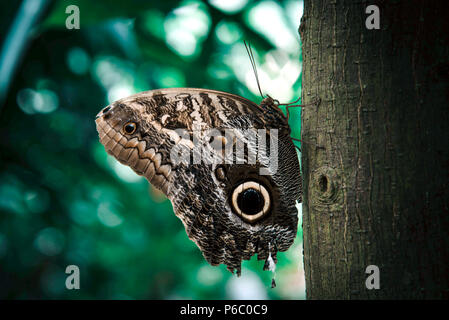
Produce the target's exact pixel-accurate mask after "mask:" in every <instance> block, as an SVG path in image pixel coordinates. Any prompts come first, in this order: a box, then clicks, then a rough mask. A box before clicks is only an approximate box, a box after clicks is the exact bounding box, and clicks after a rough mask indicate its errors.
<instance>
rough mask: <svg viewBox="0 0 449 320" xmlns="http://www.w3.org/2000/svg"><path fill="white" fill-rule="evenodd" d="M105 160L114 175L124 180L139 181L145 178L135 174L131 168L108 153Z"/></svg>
mask: <svg viewBox="0 0 449 320" xmlns="http://www.w3.org/2000/svg"><path fill="white" fill-rule="evenodd" d="M107 161H108V164H109V166H110V168H111V169H112V170H113V172H114V173H115V174H116V176H117V177H118V178H120V179H121V180H122V181H124V182H139V181H142V180H144V179H145V178H144V177H142V176H139V175H137V174H136V173H135V172H134V171H133V169H131V168H130V167H128V166H125V165H123V164H121V163H120V162H118V161H117V160H115V158H114V157H112V156H110V155H108V158H107Z"/></svg>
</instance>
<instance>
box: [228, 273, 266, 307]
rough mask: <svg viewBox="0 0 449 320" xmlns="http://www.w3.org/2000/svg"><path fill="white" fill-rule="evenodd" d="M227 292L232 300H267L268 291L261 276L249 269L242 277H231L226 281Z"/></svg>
mask: <svg viewBox="0 0 449 320" xmlns="http://www.w3.org/2000/svg"><path fill="white" fill-rule="evenodd" d="M226 293H227V296H228V299H231V300H265V299H267V298H268V297H267V293H266V290H265V285H264V284H263V283H262V281H261V280H260V278H259V277H258V276H257V275H256V274H255V273H254V272H253V271H250V270H248V269H244V270H242V275H241V276H240V277H231V278H229V280H228V282H227V283H226Z"/></svg>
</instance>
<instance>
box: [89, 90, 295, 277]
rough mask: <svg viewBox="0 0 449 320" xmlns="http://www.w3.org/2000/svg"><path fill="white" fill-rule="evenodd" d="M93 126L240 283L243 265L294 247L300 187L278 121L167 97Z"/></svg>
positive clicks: (119, 104)
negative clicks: (159, 192) (261, 142)
mask: <svg viewBox="0 0 449 320" xmlns="http://www.w3.org/2000/svg"><path fill="white" fill-rule="evenodd" d="M96 124H97V130H98V132H99V136H100V141H101V142H102V144H103V145H104V146H105V149H106V151H107V152H108V153H109V154H111V155H113V156H114V157H115V158H116V159H118V160H119V161H120V162H121V163H123V164H125V165H128V166H130V167H131V168H132V169H133V170H134V171H135V172H136V173H138V174H141V175H143V176H145V177H146V178H147V179H148V180H149V182H150V183H151V184H152V185H153V186H155V187H157V188H159V189H161V190H162V191H163V192H164V193H165V194H166V195H167V197H168V198H169V199H170V200H171V202H172V204H173V208H174V212H175V214H176V215H177V216H178V217H179V218H180V219H181V220H182V222H183V224H184V226H185V229H186V232H187V234H188V236H189V238H190V239H191V240H193V241H194V242H195V243H196V244H197V245H198V247H199V248H200V250H201V251H202V253H203V255H204V257H205V258H206V260H207V261H208V262H209V263H211V264H212V265H218V264H221V263H224V264H226V265H227V267H228V269H229V270H230V271H231V272H234V271H237V274H240V270H241V261H242V260H247V259H250V258H251V256H253V255H254V254H256V253H257V254H258V259H265V260H267V259H268V258H269V257H270V256H271V257H272V258H273V260H274V261H276V252H277V251H285V250H287V249H288V248H289V247H290V245H291V244H292V243H293V240H294V238H295V236H296V230H297V223H298V218H297V211H296V207H295V204H296V200H299V201H300V197H301V178H300V170H299V162H298V158H297V154H296V150H295V147H294V145H293V143H292V141H291V139H290V136H289V133H290V129H289V127H288V124H287V122H286V119H285V117H284V116H283V114H282V113H281V112H277V111H276V110H273V109H264V108H261V107H260V106H258V105H256V104H255V103H253V102H251V101H249V100H247V99H245V98H242V97H240V96H237V95H232V94H229V93H225V92H220V91H214V90H206V89H192V88H173V89H162V90H152V91H147V92H143V93H140V94H137V95H133V96H130V97H127V98H124V99H121V100H118V101H116V102H115V103H113V104H111V105H110V106H108V107H106V108H105V109H103V110H102V111H101V112H100V113H99V114H98V115H97V119H96ZM262 133H263V135H265V138H264V139H265V141H266V147H267V149H268V151H267V152H266V154H265V157H264V156H263V155H262V156H261V157H259V154H258V151H259V149H258V148H259V147H260V146H259V145H258V142H259V139H260V137H262ZM254 136H256V139H253V138H254ZM242 145H243V146H244V147H243V149H242V148H240V149H239V146H240V147H241V146H242ZM274 146H276V148H272V147H274ZM237 150H241V153H240V154H239V151H237ZM271 159H274V160H275V161H274V163H275V165H274V166H272V165H271V164H272V163H270V160H271ZM263 170H265V172H264V173H263V174H261V172H262V171H263ZM266 267H267V266H266Z"/></svg>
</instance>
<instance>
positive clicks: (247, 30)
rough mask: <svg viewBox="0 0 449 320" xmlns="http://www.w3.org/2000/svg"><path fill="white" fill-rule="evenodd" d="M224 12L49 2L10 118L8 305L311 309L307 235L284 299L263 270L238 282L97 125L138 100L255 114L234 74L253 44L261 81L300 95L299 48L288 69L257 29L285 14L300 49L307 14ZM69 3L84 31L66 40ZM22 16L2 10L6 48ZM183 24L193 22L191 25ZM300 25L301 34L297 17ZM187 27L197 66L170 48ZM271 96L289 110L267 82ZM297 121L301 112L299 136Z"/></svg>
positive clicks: (3, 158) (2, 166)
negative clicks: (210, 101)
mask: <svg viewBox="0 0 449 320" xmlns="http://www.w3.org/2000/svg"><path fill="white" fill-rule="evenodd" d="M215 2H216V1H211V2H210V3H209V2H201V1H183V2H181V1H138V0H134V1H131V0H128V1H118V0H114V1H88V0H78V1H75V0H74V1H55V2H52V3H50V5H49V6H48V8H47V9H46V10H45V12H44V14H43V15H42V17H40V19H39V22H38V24H37V26H35V28H34V29H33V30H32V32H31V34H32V37H30V38H29V39H27V40H26V41H27V46H26V50H25V51H24V54H23V56H22V57H21V58H20V59H18V61H19V64H18V67H17V70H16V72H15V73H14V77H12V78H11V82H10V86H9V90H8V91H7V95H6V99H5V101H3V107H2V108H1V109H0V110H1V111H0V112H1V113H0V148H1V154H0V298H7V299H36V298H44V299H179V298H187V299H230V298H232V299H238V298H272V299H279V298H286V299H291V298H295V299H296V298H304V281H303V272H302V252H301V251H302V249H301V246H302V243H301V240H302V233H301V232H302V230H301V229H299V231H298V238H297V239H296V241H295V245H294V246H293V247H292V248H291V249H290V250H289V251H287V252H286V253H280V254H279V263H278V266H277V271H276V281H277V284H278V286H277V288H275V289H271V288H270V284H271V277H272V274H271V272H263V271H262V267H263V261H257V260H256V258H255V257H253V259H252V260H251V261H247V262H244V264H243V270H242V276H241V277H240V278H237V277H236V276H233V275H231V274H230V273H229V272H228V271H226V269H225V267H224V266H222V265H221V266H219V267H212V266H209V265H208V264H207V263H206V262H205V260H204V258H203V257H202V255H201V252H200V251H199V250H198V248H197V247H196V245H195V244H194V243H193V242H191V241H190V240H189V239H188V237H187V235H186V233H185V230H184V227H183V225H182V223H181V221H180V220H179V219H178V218H176V217H175V215H174V214H173V211H172V207H171V203H170V202H169V201H168V200H166V199H165V198H164V197H163V196H161V194H160V193H159V192H157V191H156V190H154V189H153V188H152V187H151V186H150V185H149V184H148V182H147V181H146V180H144V179H142V178H140V177H138V176H137V175H135V174H133V173H130V172H129V170H127V168H126V167H123V166H121V165H120V164H118V163H117V162H116V161H115V160H114V159H112V158H111V157H110V156H108V155H107V154H106V152H105V151H104V148H103V147H102V145H101V144H100V143H99V141H98V136H97V133H96V130H95V124H94V118H95V115H96V113H97V112H98V111H99V110H100V109H101V108H103V107H104V106H106V105H107V104H109V103H110V102H111V100H112V101H113V100H115V98H119V97H121V96H123V95H128V94H131V93H135V92H139V91H144V90H150V89H155V88H161V87H183V86H184V87H201V88H211V89H216V90H222V91H228V92H231V93H235V94H239V95H242V96H245V97H247V98H249V99H251V100H253V101H255V102H257V103H259V102H260V100H261V98H260V97H259V96H258V95H257V94H256V92H254V90H253V91H250V90H249V89H248V87H247V83H245V81H242V78H240V79H239V77H238V76H237V75H236V70H237V71H238V69H239V68H235V66H236V63H239V61H241V68H248V67H249V65H250V63H249V59H248V57H247V56H246V54H245V53H244V51H242V50H240V51H238V52H241V54H237V55H236V54H235V53H232V50H234V49H235V48H240V49H241V48H242V42H243V40H248V41H250V42H251V43H252V45H253V47H254V51H255V54H256V58H257V61H258V63H259V64H260V66H259V67H260V68H261V70H262V72H263V70H264V68H265V69H266V70H268V71H267V73H270V72H271V73H272V74H274V75H273V77H275V76H276V73H279V72H280V71H279V69H276V68H274V69H273V68H271V71H270V70H269V69H270V65H273V63H274V65H276V64H277V65H279V66H280V68H281V67H283V66H286V68H287V69H288V70H287V73H288V72H290V75H289V76H290V78H291V79H293V80H292V83H291V85H289V88H291V89H292V93H293V95H292V96H291V97H290V98H294V99H293V100H296V98H298V97H299V96H300V88H301V82H300V77H299V71H298V70H296V69H295V68H290V67H289V66H288V64H287V62H288V61H296V62H299V61H300V51H299V49H298V50H297V52H288V53H286V54H284V56H285V57H287V58H285V57H284V58H283V60H282V59H280V61H281V62H280V63H279V61H277V60H276V57H278V56H279V52H281V53H282V48H279V43H276V40H273V37H272V38H270V36H269V35H267V33H264V31H261V30H260V28H257V26H256V25H255V22H254V15H253V14H252V13H254V12H255V11H253V10H255V9H254V8H256V7H258V6H260V5H261V4H262V5H263V6H267V8H272V9H271V10H275V9H276V8H277V9H276V10H277V11H276V12H280V13H281V14H282V16H281V18H282V19H283V20H284V21H287V22H286V24H287V25H288V26H289V28H290V29H289V30H290V31H289V32H291V35H293V38H292V39H294V41H297V44H299V38H298V36H297V31H296V29H297V25H296V26H295V25H294V23H292V20H291V19H290V20H289V17H288V15H289V14H290V15H291V14H292V12H291V10H292V8H298V7H299V4H300V3H299V2H298V3H297V1H279V2H271V1H270V2H265V3H262V2H261V1H256V2H251V1H250V2H248V1H241V2H242V4H243V6H242V8H241V9H240V10H237V12H234V13H230V12H229V11H226V10H224V9H220V8H219V7H218V6H217V5H215V4H214V3H215ZM267 3H268V5H267ZM70 4H75V5H78V7H79V8H80V13H81V28H80V30H68V29H66V27H65V21H66V18H67V16H68V15H67V14H66V13H65V8H66V6H67V5H70ZM20 5H21V2H20V1H17V2H14V1H12V2H9V1H8V2H6V1H3V2H2V3H1V5H0V17H1V19H0V32H1V33H0V36H1V39H5V38H6V35H7V34H8V32H11V25H12V22H13V19H14V18H15V17H17V12H18V9H19V7H20ZM270 6H271V7H270ZM186 7H189V8H194V10H190V11H189V10H185V8H186ZM177 8H178V9H177ZM179 8H184V11H183V10H180V9H179ZM186 12H187V14H188V15H190V16H189V19H191V20H187V22H186V21H184V22H182V21H181V20H182V19H183V17H184V19H185V16H186ZM189 12H190V13H189ZM192 12H193V14H192ZM273 12H274V11H273ZM294 14H296V13H294ZM295 17H296V24H299V20H300V15H299V11H298V13H297V16H295ZM256 18H257V16H256ZM274 18H275V17H274V15H273V19H272V20H271V19H269V20H267V21H263V23H264V24H265V25H266V29H268V30H270V29H273V28H274V27H275V24H276V23H279V21H280V20H279V19H277V20H276V19H274ZM198 21H200V22H201V23H198ZM288 21H290V22H288ZM183 23H184V24H183ZM186 23H187V26H192V30H193V31H192V30H191V31H192V32H193V33H192V34H193V38H194V40H195V41H194V42H195V46H194V49H192V50H191V51H190V53H189V52H187V54H186V52H183V53H180V52H179V50H181V51H182V50H186V48H187V49H188V47H186V46H184V47H182V48H178V50H177V49H176V48H174V47H173V46H176V44H175V45H173V41H175V42H176V41H178V40H179V42H180V43H181V44H182V43H183V41H185V39H183V38H182V39H181V38H178V39H177V38H176V32H175V33H174V35H175V38H173V34H172V38H171V40H168V37H169V32H168V31H169V30H170V27H169V26H168V25H169V24H172V25H173V26H174V27H172V29H173V28H175V30H180V29H182V28H185V26H186ZM259 23H260V21H259ZM195 26H197V27H195ZM201 26H202V27H201ZM204 26H206V27H204ZM176 28H178V29H176ZM195 28H196V29H195ZM274 29H275V28H274ZM274 36H276V35H274ZM277 36H278V37H279V39H281V37H282V35H281V34H278V35H277ZM284 38H285V37H284ZM2 41H3V40H2ZM238 46H240V47H238ZM281 47H282V45H281ZM298 48H299V45H298ZM190 49H191V48H190ZM2 50H5V47H3V49H2ZM281 56H282V55H281ZM281 58H282V57H281ZM270 59H271V60H270ZM273 59H274V60H273ZM229 61H231V62H229ZM236 61H237V62H236ZM273 61H274V62H273ZM286 61H287V62H286ZM262 65H264V66H262ZM297 65H299V63H297ZM233 66H234V67H233ZM289 68H290V69H289ZM273 70H274V71H273ZM284 71H285V70H284ZM284 71H283V72H284ZM259 72H261V71H259ZM292 77H293V78H292ZM251 80H252V81H255V80H254V77H253V76H252V78H251ZM261 80H262V79H261ZM261 85H262V88H263V90H264V92H270V95H273V96H274V97H275V98H278V99H280V98H279V96H276V90H271V91H269V90H270V88H266V86H267V82H265V83H264V82H263V81H261ZM264 85H265V86H264ZM286 85H288V82H287V83H286ZM284 89H285V88H284ZM281 102H289V101H281ZM299 115H300V112H299V110H293V111H292V116H291V126H292V135H293V136H295V137H299V136H300V134H299V132H300V128H299V124H300V119H299ZM300 225H301V224H300ZM71 264H74V265H77V266H79V268H80V271H81V289H80V290H67V289H66V288H65V279H66V276H67V275H66V274H65V268H66V266H68V265H71Z"/></svg>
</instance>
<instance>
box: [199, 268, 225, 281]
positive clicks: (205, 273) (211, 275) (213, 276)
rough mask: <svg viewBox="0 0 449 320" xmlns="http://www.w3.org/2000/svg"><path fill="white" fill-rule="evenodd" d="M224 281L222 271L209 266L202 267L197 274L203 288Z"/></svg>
mask: <svg viewBox="0 0 449 320" xmlns="http://www.w3.org/2000/svg"><path fill="white" fill-rule="evenodd" d="M222 279H223V273H222V271H221V270H220V269H219V268H217V267H213V266H211V265H208V264H204V265H203V266H201V267H200V268H199V269H198V271H197V273H196V280H197V281H198V283H200V284H202V285H203V286H213V285H216V284H218V283H220V282H221V281H222Z"/></svg>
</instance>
